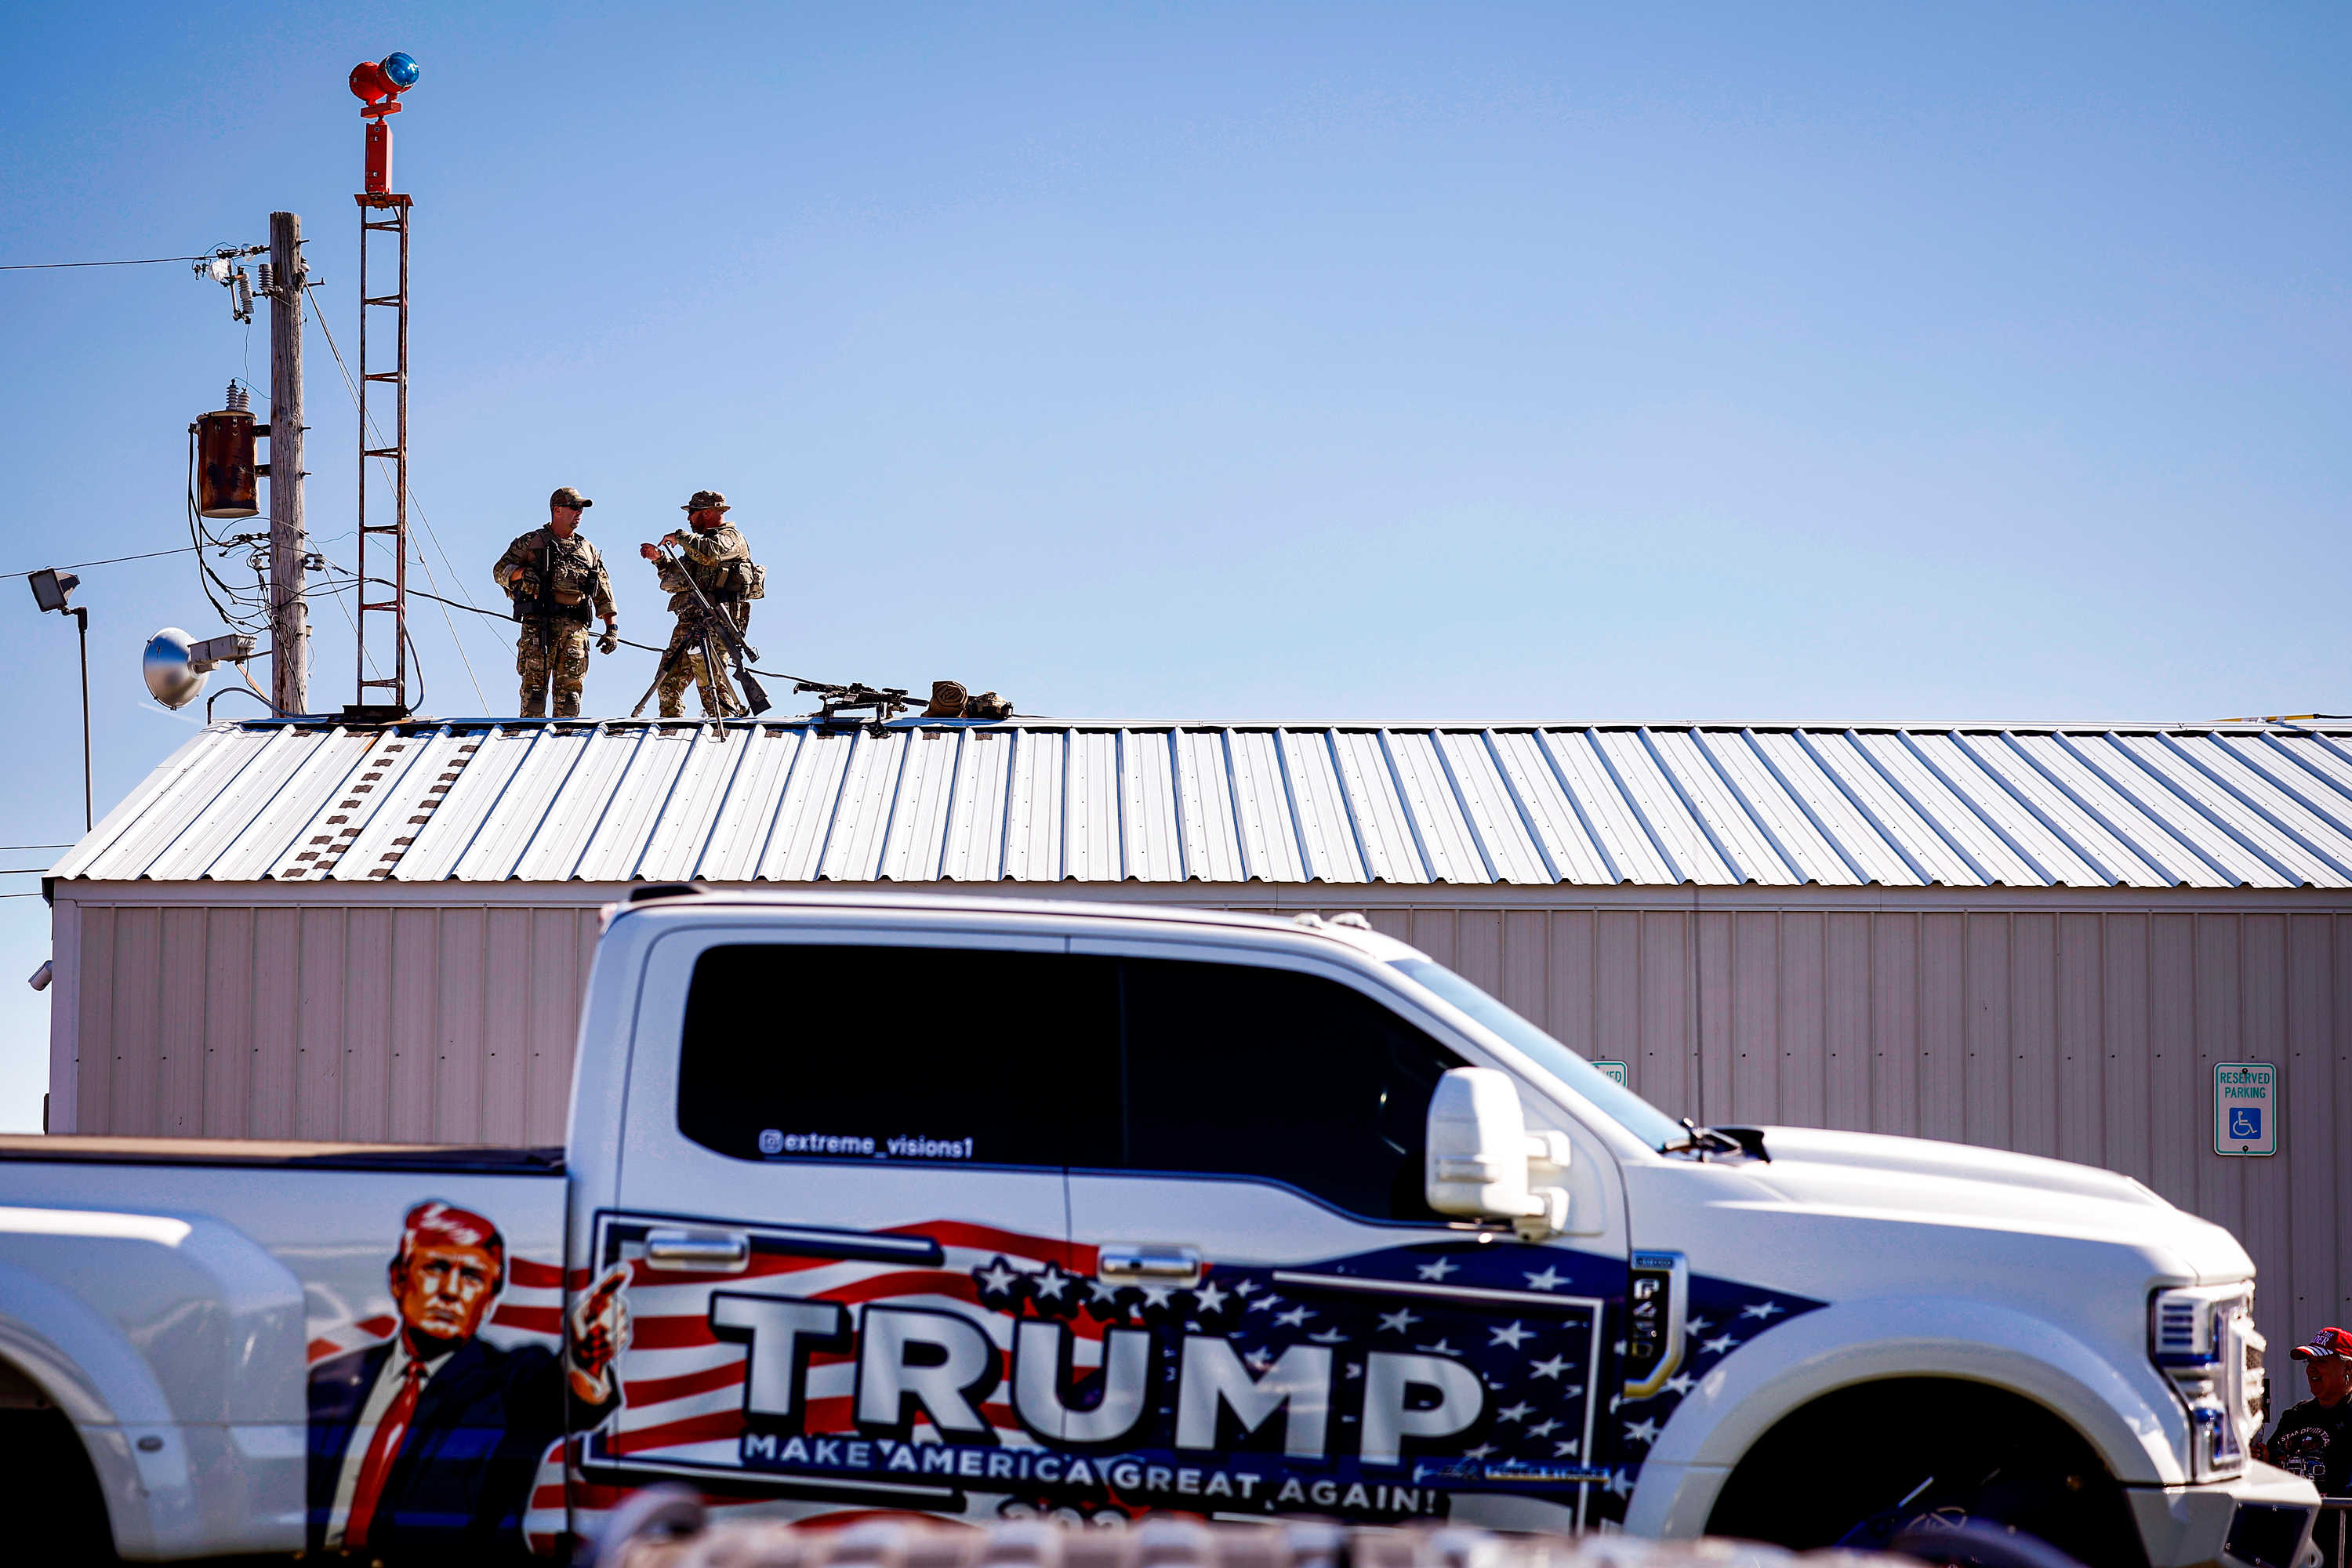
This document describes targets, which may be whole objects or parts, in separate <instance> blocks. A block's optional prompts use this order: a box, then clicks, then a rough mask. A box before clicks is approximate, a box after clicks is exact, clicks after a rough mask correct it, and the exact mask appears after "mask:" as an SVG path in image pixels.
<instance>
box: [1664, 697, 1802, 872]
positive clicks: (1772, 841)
mask: <svg viewBox="0 0 2352 1568" xmlns="http://www.w3.org/2000/svg"><path fill="white" fill-rule="evenodd" d="M1690 741H1691V749H1692V750H1694V751H1696V752H1698V754H1699V756H1700V757H1701V758H1702V759H1704V760H1705V761H1706V765H1707V766H1708V767H1709V768H1711V769H1713V770H1714V772H1715V776H1716V777H1717V778H1718V779H1720V780H1721V781H1722V782H1723V787H1724V788H1725V789H1727V790H1728V791H1730V792H1731V799H1732V804H1734V805H1737V806H1738V807H1739V809H1740V810H1741V811H1743V812H1745V813H1747V815H1748V821H1749V822H1751V823H1753V824H1754V825H1755V826H1756V831H1757V832H1759V833H1760V834H1762V835H1763V836H1764V842H1765V843H1766V844H1767V845H1768V846H1769V847H1770V848H1771V851H1772V853H1773V854H1775V855H1777V856H1779V857H1780V864H1781V865H1783V866H1785V867H1786V868H1788V871H1789V876H1790V880H1792V881H1793V882H1794V883H1795V884H1796V885H1797V886H1798V887H1803V886H1804V885H1805V884H1806V883H1808V882H1811V883H1814V884H1816V885H1819V884H1820V882H1821V879H1820V878H1819V877H1816V876H1814V875H1813V874H1812V873H1811V871H1810V870H1808V869H1806V867H1805V863H1804V862H1803V861H1801V860H1800V859H1798V858H1797V857H1796V856H1795V854H1794V853H1792V852H1791V851H1790V848H1789V847H1788V845H1786V844H1785V843H1783V842H1781V839H1780V835H1779V834H1778V833H1775V832H1773V831H1772V825H1771V824H1770V823H1769V822H1767V821H1765V820H1764V814H1763V813H1762V812H1761V811H1759V810H1758V809H1757V806H1756V803H1755V802H1754V801H1752V800H1750V799H1748V792H1747V791H1746V790H1743V789H1741V788H1740V787H1739V782H1738V780H1737V779H1734V778H1733V777H1732V776H1731V770H1730V769H1729V768H1727V767H1725V766H1724V765H1723V759H1722V758H1721V757H1718V756H1717V755H1716V754H1715V748H1714V747H1713V746H1711V745H1709V744H1707V740H1706V731H1704V730H1702V729H1700V728H1699V727H1698V726H1697V725H1696V724H1694V725H1692V726H1691V727H1690ZM1772 777H1773V780H1774V782H1775V783H1778V782H1779V780H1780V773H1779V772H1778V771H1777V770H1775V771H1774V772H1773V773H1772Z"/></svg>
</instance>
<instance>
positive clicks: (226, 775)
mask: <svg viewBox="0 0 2352 1568" xmlns="http://www.w3.org/2000/svg"><path fill="white" fill-rule="evenodd" d="M291 732H292V731H290V730H289V731H278V733H279V734H281V735H283V734H290V733H291ZM249 734H250V731H245V730H237V729H225V730H213V729H205V730H200V731H197V732H196V733H195V734H194V735H191V736H189V737H188V739H187V740H186V741H184V742H181V744H180V746H179V747H178V749H177V750H175V751H173V753H172V754H171V755H170V756H168V757H166V758H164V759H163V761H162V762H160V763H156V764H155V766H153V767H152V768H150V769H148V770H147V776H146V777H145V778H143V779H141V780H140V781H139V786H138V787H137V788H136V789H134V790H132V791H131V793H130V794H129V795H125V796H123V797H122V799H121V802H120V803H119V804H118V805H116V806H115V807H114V809H113V810H111V811H110V812H108V813H107V814H106V815H105V816H101V817H100V818H99V819H98V822H97V823H96V825H95V826H91V827H90V828H89V830H88V831H86V832H85V833H83V834H82V836H81V837H79V838H78V839H76V840H75V841H74V843H73V845H72V847H70V848H68V849H67V851H66V852H65V854H64V855H63V856H61V857H59V858H58V862H57V864H56V865H55V866H54V867H53V868H51V870H50V875H51V876H54V877H59V878H63V879H67V880H71V879H75V878H78V877H83V876H87V875H88V874H89V869H90V868H92V867H95V866H96V865H97V864H98V863H99V862H100V860H101V859H103V858H105V857H106V856H108V855H110V854H113V853H114V852H115V851H116V850H117V849H118V848H119V847H121V845H122V843H123V841H124V840H125V839H127V838H129V837H131V834H132V832H133V831H134V830H135V829H136V828H137V827H138V826H139V825H140V824H141V823H142V821H144V820H145V819H146V817H147V814H148V812H149V811H150V810H152V808H153V806H154V805H155V803H156V802H158V801H161V800H163V799H164V798H166V797H168V796H171V795H177V794H179V793H180V792H181V791H182V789H183V788H201V787H203V786H202V785H201V784H191V783H190V778H191V775H194V774H197V773H202V774H203V775H204V776H205V777H212V776H215V775H218V777H219V779H220V782H219V784H216V785H215V786H214V788H213V790H212V792H211V794H210V795H206V796H205V799H206V801H207V802H208V803H209V802H210V801H211V800H212V799H214V798H216V797H217V796H218V795H220V794H221V792H222V791H224V790H226V788H227V787H228V785H229V784H230V783H232V782H233V781H235V779H236V776H237V774H238V773H241V772H242V771H243V770H244V768H245V767H246V766H247V764H248V763H250V762H251V761H252V759H253V758H254V757H255V756H257V755H259V754H260V753H261V752H264V751H266V750H267V749H268V746H269V744H270V743H271V741H274V740H275V739H276V738H277V737H276V736H272V737H270V739H269V740H265V741H251V740H247V736H248V735H249ZM239 753H244V754H245V761H243V762H238V761H236V758H237V756H238V754H239ZM199 809H200V810H201V808H199ZM190 815H191V816H194V815H196V814H195V813H191V814H190ZM176 837H177V835H176V834H170V835H169V836H168V837H167V840H166V841H167V842H169V841H170V840H171V839H173V838H176ZM151 859H152V858H151ZM147 863H148V862H147V861H142V863H141V864H142V867H143V866H144V865H145V864H147Z"/></svg>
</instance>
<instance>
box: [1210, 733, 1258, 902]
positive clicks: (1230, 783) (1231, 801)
mask: <svg viewBox="0 0 2352 1568" xmlns="http://www.w3.org/2000/svg"><path fill="white" fill-rule="evenodd" d="M1217 748H1218V754H1219V755H1220V756H1222V757H1223V758H1224V762H1225V809H1226V810H1228V811H1230V812H1232V813H1233V814H1234V816H1233V823H1234V858H1236V859H1238V860H1239V861H1240V862H1241V863H1242V880H1243V881H1244V882H1254V881H1256V880H1257V879H1258V878H1257V873H1256V872H1255V871H1253V870H1252V869H1251V868H1250V850H1249V828H1248V826H1246V825H1245V824H1244V822H1243V820H1242V784H1241V780H1240V779H1238V778H1236V777H1234V732H1233V731H1231V730H1223V729H1221V730H1219V731H1217Z"/></svg>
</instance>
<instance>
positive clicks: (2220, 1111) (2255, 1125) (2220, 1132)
mask: <svg viewBox="0 0 2352 1568" xmlns="http://www.w3.org/2000/svg"><path fill="white" fill-rule="evenodd" d="M2279 1088H2280V1085H2279V1069H2278V1067H2277V1065H2276V1064H2275V1063H2272V1062H2217V1063H2215V1064H2214V1067H2213V1152H2215V1153H2216V1154H2275V1153H2277V1152H2278V1123H2279V1100H2280V1096H2279Z"/></svg>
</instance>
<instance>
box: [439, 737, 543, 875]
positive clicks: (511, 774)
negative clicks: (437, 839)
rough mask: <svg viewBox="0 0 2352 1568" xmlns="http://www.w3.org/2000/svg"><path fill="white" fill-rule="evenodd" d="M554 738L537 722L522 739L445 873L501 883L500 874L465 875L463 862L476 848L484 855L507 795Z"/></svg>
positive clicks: (519, 786) (520, 784) (532, 768)
mask: <svg viewBox="0 0 2352 1568" xmlns="http://www.w3.org/2000/svg"><path fill="white" fill-rule="evenodd" d="M554 739H555V731H553V730H552V729H550V728H548V727H547V726H545V725H541V726H540V727H539V728H537V729H535V730H533V731H531V732H530V739H529V740H527V741H524V742H523V743H522V754H521V755H520V756H519V757H517V758H516V759H515V761H514V766H513V767H511V768H509V769H508V770H507V776H506V777H505V778H503V779H501V780H500V781H499V790H498V793H497V794H496V795H492V796H491V797H490V803H489V809H488V810H487V811H485V812H483V813H482V816H481V821H480V823H479V824H478V826H476V827H475V829H474V831H473V833H472V834H471V835H469V836H468V837H467V840H466V847H465V848H463V849H462V850H460V851H458V854H457V858H456V859H455V860H453V861H451V862H450V865H449V875H450V876H451V877H453V878H455V879H457V880H458V881H461V882H502V881H505V880H507V879H506V878H504V877H473V876H467V874H466V870H467V861H469V860H471V859H472V858H474V856H475V854H476V852H477V851H479V852H481V853H483V854H484V855H487V854H488V852H489V849H490V847H491V846H492V844H494V843H495V842H496V839H495V835H496V834H497V833H498V832H499V829H500V828H501V826H503V825H502V824H501V823H500V821H499V813H500V812H501V811H503V810H504V809H505V807H506V805H507V801H508V797H509V795H515V794H516V793H518V792H519V791H520V789H522V787H523V781H524V780H525V779H526V778H528V777H530V775H531V773H533V772H534V771H535V770H536V769H537V766H538V760H539V754H540V752H541V750H543V749H544V748H545V747H547V746H548V745H550V744H551V743H552V742H553V741H554ZM532 820H533V822H534V823H536V822H538V821H539V820H540V818H538V817H534V818H533V819H532ZM510 863H511V862H510Z"/></svg>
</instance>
